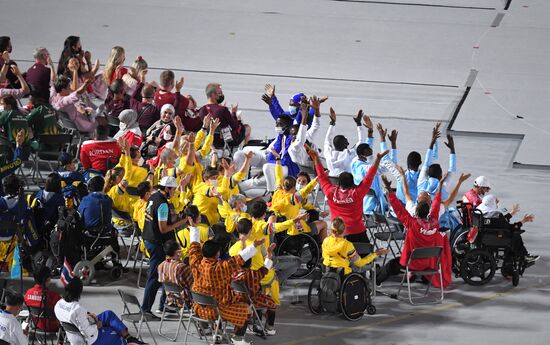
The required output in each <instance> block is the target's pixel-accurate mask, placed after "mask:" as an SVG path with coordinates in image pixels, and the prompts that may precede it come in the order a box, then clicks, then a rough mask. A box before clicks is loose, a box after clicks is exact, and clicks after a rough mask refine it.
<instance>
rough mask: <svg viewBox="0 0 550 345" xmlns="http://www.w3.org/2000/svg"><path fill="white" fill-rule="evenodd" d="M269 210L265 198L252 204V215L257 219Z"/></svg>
mask: <svg viewBox="0 0 550 345" xmlns="http://www.w3.org/2000/svg"><path fill="white" fill-rule="evenodd" d="M266 211H267V204H266V203H265V201H263V200H256V201H254V202H253V203H252V205H250V212H249V213H250V215H251V216H252V217H254V218H256V219H260V218H262V217H263V216H264V214H265V212H266Z"/></svg>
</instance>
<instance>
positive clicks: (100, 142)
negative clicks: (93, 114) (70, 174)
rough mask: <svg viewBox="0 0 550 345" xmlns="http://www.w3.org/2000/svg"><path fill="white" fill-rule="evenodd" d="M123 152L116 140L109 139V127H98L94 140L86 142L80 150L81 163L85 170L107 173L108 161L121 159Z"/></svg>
mask: <svg viewBox="0 0 550 345" xmlns="http://www.w3.org/2000/svg"><path fill="white" fill-rule="evenodd" d="M120 155H121V150H120V146H119V145H118V143H117V141H116V140H115V139H112V138H109V127H107V126H103V125H101V126H97V128H96V129H95V136H94V139H92V140H86V141H85V142H83V143H82V147H81V148H80V162H81V163H82V167H83V168H84V169H93V170H95V171H99V172H101V173H102V174H105V173H106V172H107V161H111V160H113V161H114V160H116V161H118V159H119V158H120Z"/></svg>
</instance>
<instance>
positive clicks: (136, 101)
mask: <svg viewBox="0 0 550 345" xmlns="http://www.w3.org/2000/svg"><path fill="white" fill-rule="evenodd" d="M146 73H147V70H142V71H141V72H139V83H138V84H137V85H136V86H135V88H134V91H133V92H132V93H131V97H130V108H132V109H133V110H134V111H135V112H136V113H137V114H138V116H137V121H138V123H139V128H140V129H141V131H142V132H143V133H145V132H147V130H148V129H149V128H150V127H151V126H152V125H153V124H154V123H155V122H156V121H158V120H160V107H159V106H158V105H156V104H155V103H154V102H153V100H154V98H155V87H154V86H153V85H152V84H151V83H145V74H146ZM127 75H128V74H126V76H127Z"/></svg>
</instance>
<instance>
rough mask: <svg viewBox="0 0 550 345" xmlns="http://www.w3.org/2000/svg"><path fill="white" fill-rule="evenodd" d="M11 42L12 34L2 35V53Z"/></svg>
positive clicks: (0, 45) (0, 40) (0, 50)
mask: <svg viewBox="0 0 550 345" xmlns="http://www.w3.org/2000/svg"><path fill="white" fill-rule="evenodd" d="M10 42H11V38H10V36H0V54H1V53H3V52H5V51H6V50H8V47H9V45H10Z"/></svg>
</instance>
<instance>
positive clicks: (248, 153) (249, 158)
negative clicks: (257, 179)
mask: <svg viewBox="0 0 550 345" xmlns="http://www.w3.org/2000/svg"><path fill="white" fill-rule="evenodd" d="M252 157H254V151H248V152H247V153H245V154H244V158H245V159H246V160H251V159H252Z"/></svg>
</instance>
